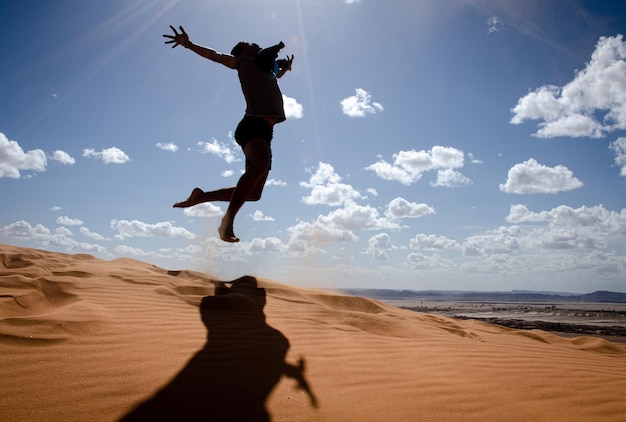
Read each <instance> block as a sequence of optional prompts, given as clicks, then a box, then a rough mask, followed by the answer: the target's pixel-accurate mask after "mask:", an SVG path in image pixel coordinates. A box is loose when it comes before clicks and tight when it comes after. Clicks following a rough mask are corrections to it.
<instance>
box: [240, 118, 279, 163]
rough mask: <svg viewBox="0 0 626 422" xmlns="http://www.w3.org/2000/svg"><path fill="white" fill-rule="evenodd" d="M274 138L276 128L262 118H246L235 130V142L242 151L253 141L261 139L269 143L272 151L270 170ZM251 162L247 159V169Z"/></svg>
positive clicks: (268, 145)
mask: <svg viewBox="0 0 626 422" xmlns="http://www.w3.org/2000/svg"><path fill="white" fill-rule="evenodd" d="M273 137H274V127H273V126H272V125H271V124H270V123H269V122H267V121H266V120H265V119H263V118H262V117H254V116H245V117H244V118H243V119H241V121H240V122H239V124H238V125H237V129H235V141H236V142H237V144H239V146H240V147H241V149H243V150H245V148H246V144H247V143H248V142H250V140H252V139H256V138H260V139H264V140H265V142H267V147H268V148H269V150H270V168H271V167H272V161H271V160H272V148H271V147H272V138H273ZM249 165H250V162H249V161H248V160H247V159H246V168H247V167H248V166H249Z"/></svg>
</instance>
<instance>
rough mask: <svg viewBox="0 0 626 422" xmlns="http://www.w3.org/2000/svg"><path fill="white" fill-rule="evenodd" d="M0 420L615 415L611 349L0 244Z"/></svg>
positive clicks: (620, 388)
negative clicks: (0, 385) (0, 389)
mask: <svg viewBox="0 0 626 422" xmlns="http://www.w3.org/2000/svg"><path fill="white" fill-rule="evenodd" d="M0 379H1V380H2V394H0V420H11V421H31V420H47V421H65V420H96V421H100V420H101V421H113V420H125V421H134V420H154V418H155V415H156V416H158V417H167V416H168V415H170V416H172V417H177V418H183V419H186V420H205V419H209V420H210V419H216V420H219V419H220V418H224V419H233V420H237V419H239V420H276V421H308V420H342V421H379V420H398V421H404V420H407V421H412V420H435V421H447V420H476V421H479V420H480V421H484V420H512V421H516V420H520V421H521V420H534V421H541V420H545V421H548V420H571V421H575V420H603V421H613V420H614V421H619V420H623V415H624V414H626V402H625V401H624V399H623V392H624V391H626V350H625V349H624V347H622V346H620V345H617V344H613V343H610V342H608V341H605V340H602V339H599V338H594V337H578V338H574V339H565V338H562V337H559V336H556V335H554V334H551V333H547V332H543V331H537V330H533V331H520V330H514V329H509V328H504V327H499V326H495V325H490V324H486V323H482V322H478V321H472V320H466V321H460V320H453V319H449V318H446V317H442V316H437V315H429V314H422V313H417V312H412V311H407V310H401V309H398V308H395V307H392V306H389V305H387V304H384V303H381V302H377V301H375V300H371V299H365V298H359V297H350V296H345V295H341V294H337V293H335V292H331V291H323V290H314V289H306V288H297V287H293V286H289V285H287V284H282V283H278V282H275V281H272V280H267V279H262V278H256V277H253V276H244V277H241V278H239V279H237V280H226V281H224V280H216V279H214V278H212V277H211V276H210V275H207V274H202V273H199V272H194V271H187V270H167V269H163V268H159V267H156V266H154V265H150V264H147V263H143V262H140V261H136V260H133V259H128V258H122V259H116V260H113V261H103V260H100V259H96V258H94V257H92V256H90V255H85V254H81V255H67V254H61V253H54V252H47V251H39V250H33V249H27V248H19V247H15V246H10V245H0Z"/></svg>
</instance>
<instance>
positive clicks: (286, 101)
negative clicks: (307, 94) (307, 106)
mask: <svg viewBox="0 0 626 422" xmlns="http://www.w3.org/2000/svg"><path fill="white" fill-rule="evenodd" d="M283 107H284V109H285V116H286V117H287V118H288V119H301V118H302V116H303V115H304V112H303V111H304V108H303V107H302V104H299V103H298V102H297V101H296V99H295V98H291V97H288V96H286V95H283Z"/></svg>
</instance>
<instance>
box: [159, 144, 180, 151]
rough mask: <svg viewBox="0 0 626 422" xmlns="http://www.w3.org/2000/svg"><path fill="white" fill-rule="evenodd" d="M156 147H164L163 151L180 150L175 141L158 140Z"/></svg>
mask: <svg viewBox="0 0 626 422" xmlns="http://www.w3.org/2000/svg"><path fill="white" fill-rule="evenodd" d="M156 147H157V148H158V149H162V150H163V151H170V152H176V151H178V145H176V144H175V143H174V142H165V143H164V142H157V144H156Z"/></svg>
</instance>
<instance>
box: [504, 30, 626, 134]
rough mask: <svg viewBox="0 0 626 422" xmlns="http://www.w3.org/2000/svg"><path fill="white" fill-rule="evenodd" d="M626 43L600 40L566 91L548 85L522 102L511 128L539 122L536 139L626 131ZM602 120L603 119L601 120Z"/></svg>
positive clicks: (618, 36) (619, 39) (617, 40)
mask: <svg viewBox="0 0 626 422" xmlns="http://www.w3.org/2000/svg"><path fill="white" fill-rule="evenodd" d="M625 59H626V42H624V41H623V40H622V35H617V36H615V37H600V39H599V41H598V43H597V44H596V48H595V50H594V52H593V53H592V55H591V61H590V62H589V63H587V64H586V66H585V68H584V69H583V70H581V71H578V72H577V73H576V74H575V77H574V79H573V80H572V81H570V82H569V83H567V84H566V85H565V86H563V87H558V86H554V85H546V86H542V87H540V88H537V89H536V90H535V91H533V92H530V93H529V94H527V95H525V96H524V97H522V98H520V100H519V101H518V103H517V105H516V106H515V107H514V108H513V109H512V110H511V111H512V112H513V117H512V119H511V123H512V124H520V123H522V122H524V121H526V120H539V121H540V123H539V128H540V129H539V130H538V131H537V132H536V133H535V136H537V137H540V138H552V137H556V136H569V137H591V138H601V137H603V136H605V134H606V133H607V132H612V131H614V130H617V129H626V61H625ZM598 116H602V119H598V118H597V117H598Z"/></svg>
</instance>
